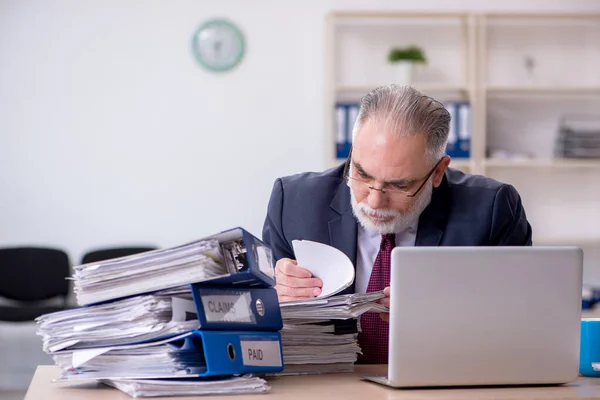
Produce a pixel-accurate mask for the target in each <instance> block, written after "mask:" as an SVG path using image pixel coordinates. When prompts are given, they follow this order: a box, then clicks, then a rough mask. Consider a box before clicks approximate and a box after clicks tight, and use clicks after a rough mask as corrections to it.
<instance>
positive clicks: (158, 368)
mask: <svg viewBox="0 0 600 400" xmlns="http://www.w3.org/2000/svg"><path fill="white" fill-rule="evenodd" d="M74 279H75V288H76V290H78V291H79V292H78V301H79V303H80V304H81V306H80V307H78V308H74V309H70V310H65V311H60V312H56V313H51V314H46V315H42V316H40V317H39V318H38V319H37V322H38V324H39V329H38V334H40V335H41V336H42V338H43V349H44V351H45V352H47V353H49V354H51V355H52V357H53V359H54V361H55V363H56V365H57V366H58V367H59V368H60V369H61V372H62V374H61V377H60V378H59V380H87V379H93V380H99V381H102V380H105V382H110V383H113V384H114V386H118V387H119V389H122V390H124V391H125V392H129V391H131V390H134V391H137V390H139V391H140V393H145V395H152V394H151V393H153V392H156V393H164V390H171V389H170V385H171V383H173V385H174V387H176V388H175V389H173V393H179V394H184V393H186V391H187V392H189V393H190V394H194V393H217V392H219V391H220V392H223V393H237V392H244V393H247V392H252V393H260V392H263V391H265V385H264V382H261V381H259V380H256V379H254V378H251V377H246V378H244V379H241V378H240V379H225V380H223V381H222V383H221V384H220V386H219V384H218V383H216V381H214V379H217V377H220V378H231V377H233V376H239V375H249V374H250V375H251V374H263V373H276V372H280V371H282V370H283V356H282V348H281V335H280V333H279V330H281V328H282V327H283V321H282V318H281V310H280V308H279V302H278V299H277V292H276V290H275V288H274V287H273V286H274V284H275V274H274V262H273V258H272V255H271V251H270V249H268V248H267V247H266V246H265V245H264V244H263V243H262V242H260V240H258V239H257V238H255V237H254V236H252V235H251V234H249V233H248V232H247V231H245V230H243V229H241V228H236V229H233V230H230V231H225V232H222V233H220V234H217V235H213V236H211V237H210V238H206V239H203V240H200V241H197V242H193V243H190V244H187V245H183V246H178V247H174V248H169V249H165V250H157V251H152V252H147V253H143V254H141V255H139V254H138V255H133V256H127V257H122V258H118V259H113V260H107V261H103V262H97V263H94V264H87V265H84V266H79V267H76V272H75V274H74ZM181 378H188V379H190V378H196V379H198V380H197V381H190V380H184V381H179V380H173V379H181ZM207 378H211V379H213V381H211V382H212V383H211V382H207V381H206V379H207ZM161 379H171V380H173V381H172V382H166V381H165V382H163V381H161ZM137 380H144V381H137ZM147 380H153V381H147ZM176 382H179V383H176ZM215 386H219V387H220V389H215ZM165 388H167V389H165Z"/></svg>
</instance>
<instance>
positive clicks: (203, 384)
mask: <svg viewBox="0 0 600 400" xmlns="http://www.w3.org/2000/svg"><path fill="white" fill-rule="evenodd" d="M101 382H102V383H104V384H105V385H108V386H112V387H114V388H117V389H119V390H120V391H122V392H124V393H127V394H128V395H130V396H131V397H162V396H202V395H213V394H252V393H266V392H268V391H269V390H270V389H271V388H270V387H269V385H267V382H266V381H265V380H264V379H262V378H259V377H256V376H239V377H231V378H225V379H218V380H215V379H202V380H201V379H169V380H166V379H163V380H158V379H104V380H102V381H101Z"/></svg>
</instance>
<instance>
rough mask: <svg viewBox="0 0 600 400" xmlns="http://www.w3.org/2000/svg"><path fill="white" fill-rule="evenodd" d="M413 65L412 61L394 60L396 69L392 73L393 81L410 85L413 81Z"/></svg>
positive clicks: (393, 67) (402, 84) (393, 65)
mask: <svg viewBox="0 0 600 400" xmlns="http://www.w3.org/2000/svg"><path fill="white" fill-rule="evenodd" d="M413 65H414V63H413V62H412V61H397V62H394V63H393V64H392V69H393V71H394V73H393V75H392V79H393V80H394V82H393V83H395V84H397V85H401V86H405V85H410V84H411V83H412V75H413Z"/></svg>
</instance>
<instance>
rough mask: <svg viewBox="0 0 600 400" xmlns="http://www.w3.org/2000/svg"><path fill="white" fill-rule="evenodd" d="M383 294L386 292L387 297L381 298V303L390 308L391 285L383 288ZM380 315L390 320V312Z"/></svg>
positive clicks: (387, 320)
mask: <svg viewBox="0 0 600 400" xmlns="http://www.w3.org/2000/svg"><path fill="white" fill-rule="evenodd" d="M383 294H385V297H384V298H383V299H381V300H380V303H381V304H383V305H384V306H386V307H387V308H390V287H389V286H388V287H386V288H385V289H383ZM379 316H380V317H381V319H382V320H384V321H386V322H390V314H389V313H380V314H379Z"/></svg>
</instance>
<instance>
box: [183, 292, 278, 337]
mask: <svg viewBox="0 0 600 400" xmlns="http://www.w3.org/2000/svg"><path fill="white" fill-rule="evenodd" d="M192 295H193V296H194V303H195V306H196V310H197V318H198V321H199V328H198V329H201V330H252V331H255V330H258V331H278V330H280V329H281V328H283V320H282V318H281V309H280V308H279V300H278V299H277V291H276V290H275V289H274V288H229V287H216V286H211V287H205V286H202V285H201V284H194V285H192Z"/></svg>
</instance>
